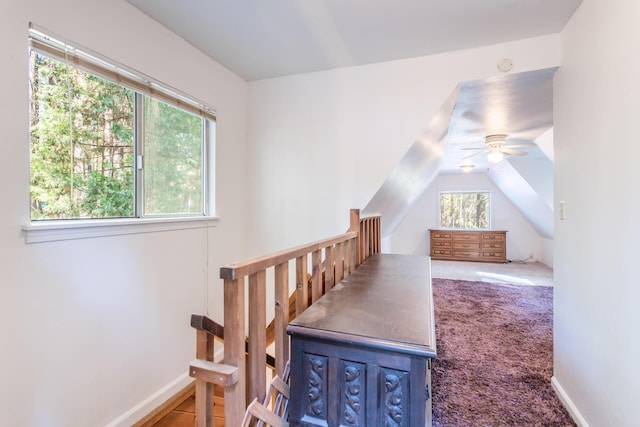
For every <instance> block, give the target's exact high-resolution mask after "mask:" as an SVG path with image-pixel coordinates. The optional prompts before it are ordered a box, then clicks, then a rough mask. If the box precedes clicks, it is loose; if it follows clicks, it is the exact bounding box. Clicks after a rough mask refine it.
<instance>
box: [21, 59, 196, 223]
mask: <svg viewBox="0 0 640 427" xmlns="http://www.w3.org/2000/svg"><path fill="white" fill-rule="evenodd" d="M29 80H30V89H31V102H30V149H31V158H30V170H31V186H30V201H31V219H32V220H41V219H82V218H132V217H140V216H149V215H176V214H177V215H184V214H187V215H203V214H205V197H204V188H205V185H204V179H205V178H206V173H205V170H206V169H205V167H206V165H205V141H206V140H207V135H206V126H205V122H206V119H204V118H203V117H199V116H196V115H194V114H192V113H190V112H187V111H184V110H182V109H180V108H177V107H175V106H172V105H169V104H166V103H164V102H161V101H158V100H156V99H153V98H150V97H148V96H146V95H142V94H140V93H137V92H136V91H134V90H130V89H127V88H126V87H123V86H121V85H119V84H117V83H113V82H110V81H107V80H105V79H102V78H100V77H98V76H96V75H93V74H91V73H88V72H85V71H83V70H81V69H79V68H75V67H74V66H72V65H70V64H68V63H64V62H60V61H58V60H56V59H53V58H49V57H48V56H45V55H43V54H41V53H39V52H37V51H32V54H31V57H30V79H29ZM136 129H137V130H136Z"/></svg>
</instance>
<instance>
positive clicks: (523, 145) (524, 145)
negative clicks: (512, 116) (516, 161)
mask: <svg viewBox="0 0 640 427" xmlns="http://www.w3.org/2000/svg"><path fill="white" fill-rule="evenodd" d="M504 146H505V147H509V148H520V147H537V146H538V144H534V143H533V142H523V143H520V144H510V143H508V142H507V143H506V144H505V145H504Z"/></svg>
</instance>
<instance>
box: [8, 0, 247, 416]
mask: <svg viewBox="0 0 640 427" xmlns="http://www.w3.org/2000/svg"><path fill="white" fill-rule="evenodd" d="M30 21H32V22H34V23H35V24H37V25H39V26H41V27H44V28H47V29H49V30H51V31H52V32H54V33H57V34H59V35H61V36H63V37H65V38H67V39H69V40H72V41H74V42H76V43H78V44H80V45H83V46H86V47H88V48H90V49H92V50H94V51H97V52H98V53H101V54H103V55H105V56H107V57H110V58H112V59H114V60H116V61H118V62H121V63H124V64H126V65H128V66H130V67H132V68H134V69H137V70H138V71H140V72H143V73H145V74H148V75H150V76H152V77H154V78H156V79H158V80H161V81H163V82H165V83H166V84H169V85H171V86H174V87H176V88H178V89H180V90H182V91H184V92H186V93H188V94H191V95H193V96H195V97H197V98H200V99H202V100H204V101H205V102H207V103H209V104H211V105H212V106H213V107H216V108H217V110H218V118H219V125H218V129H217V130H218V132H217V153H216V154H217V160H218V161H217V182H218V188H217V190H218V197H217V201H218V214H219V216H220V217H221V221H220V223H219V226H218V227H216V228H213V229H209V230H207V229H196V230H182V231H180V230H179V231H167V232H160V233H145V234H137V235H128V236H117V237H102V238H91V239H81V240H69V241H62V242H50V243H36V244H26V243H25V238H24V235H23V233H22V232H21V227H22V225H24V224H27V223H28V220H29V141H28V77H27V76H28V75H27V65H28V60H27V59H28V57H27V29H28V25H29V22H30ZM0 46H1V48H2V49H1V50H2V52H3V59H2V78H1V79H0V93H2V96H0V117H2V121H1V122H2V137H1V138H0V147H1V148H2V150H1V152H2V159H3V162H2V167H1V168H0V206H1V208H0V266H1V268H0V337H2V349H1V350H0V379H1V380H0V383H1V384H2V385H1V386H0V414H2V415H1V418H2V421H1V422H0V424H2V425H6V426H38V427H40V426H100V425H106V424H108V423H110V422H111V421H113V420H115V419H117V418H119V417H121V416H123V415H124V417H122V418H120V419H121V421H122V425H130V423H131V422H132V421H134V418H135V417H136V416H139V415H140V414H141V413H140V412H135V410H134V411H133V412H130V413H128V411H130V410H132V409H134V407H135V406H136V405H138V404H143V406H142V407H140V408H139V409H141V410H144V409H149V408H148V407H144V403H145V400H146V399H148V398H150V397H153V396H154V394H155V393H158V392H160V391H162V390H165V391H167V392H171V390H172V387H173V388H175V387H178V386H179V385H181V384H184V383H185V381H187V377H186V373H187V366H188V362H189V361H190V360H191V359H192V358H193V355H194V351H195V334H194V332H193V330H192V329H191V328H190V327H189V317H190V314H191V313H193V312H198V313H201V312H203V311H209V313H210V314H211V315H212V317H214V318H216V319H218V320H220V321H221V320H222V311H221V303H220V301H221V295H222V292H221V284H220V281H219V280H218V279H217V277H218V267H219V266H220V265H221V264H225V263H228V262H231V261H234V260H236V259H239V258H243V257H245V256H246V255H245V228H244V227H243V223H244V219H245V212H246V209H245V204H246V200H245V198H244V197H243V194H244V193H245V182H246V179H245V176H244V169H243V168H242V164H243V161H244V158H245V155H246V153H245V150H246V119H247V101H248V85H247V84H246V82H244V81H243V80H241V79H240V78H238V77H236V76H235V75H233V74H231V73H230V72H229V71H228V70H226V69H225V68H223V67H222V66H220V65H219V64H218V63H216V62H214V61H212V60H210V59H208V58H206V57H205V56H204V55H203V54H202V53H200V52H199V51H197V50H196V49H195V48H193V47H192V46H190V45H189V44H187V43H186V42H184V41H183V40H181V39H179V38H178V37H176V36H175V35H173V34H172V33H170V32H169V31H167V30H166V29H165V28H163V27H161V26H160V25H158V24H156V23H155V22H153V21H152V20H151V19H149V18H148V17H147V16H145V15H143V14H142V13H141V12H139V11H138V10H137V9H135V8H133V7H132V6H130V5H129V4H128V3H126V2H125V1H124V0H115V1H108V2H99V1H81V0H56V1H45V0H23V1H7V0H3V1H2V5H1V10H0ZM229 176H232V177H233V178H232V179H233V186H232V187H231V186H229V185H227V184H228V183H229V182H230V180H229V178H228V177H229ZM207 296H208V301H207V299H206V297H207ZM207 305H208V306H209V307H207ZM173 391H175V390H173ZM156 403H157V402H156Z"/></svg>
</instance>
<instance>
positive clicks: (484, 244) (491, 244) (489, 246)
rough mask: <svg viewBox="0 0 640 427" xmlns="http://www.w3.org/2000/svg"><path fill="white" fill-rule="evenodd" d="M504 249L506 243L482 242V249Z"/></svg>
mask: <svg viewBox="0 0 640 427" xmlns="http://www.w3.org/2000/svg"><path fill="white" fill-rule="evenodd" d="M502 248H504V242H500V241H491V240H489V241H484V242H482V249H502Z"/></svg>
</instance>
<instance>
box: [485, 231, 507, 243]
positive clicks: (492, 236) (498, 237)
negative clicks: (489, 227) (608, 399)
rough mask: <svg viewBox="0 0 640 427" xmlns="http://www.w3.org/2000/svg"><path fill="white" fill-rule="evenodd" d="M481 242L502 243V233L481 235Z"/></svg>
mask: <svg viewBox="0 0 640 427" xmlns="http://www.w3.org/2000/svg"><path fill="white" fill-rule="evenodd" d="M482 241H483V242H487V241H499V242H504V233H486V232H485V233H482Z"/></svg>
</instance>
